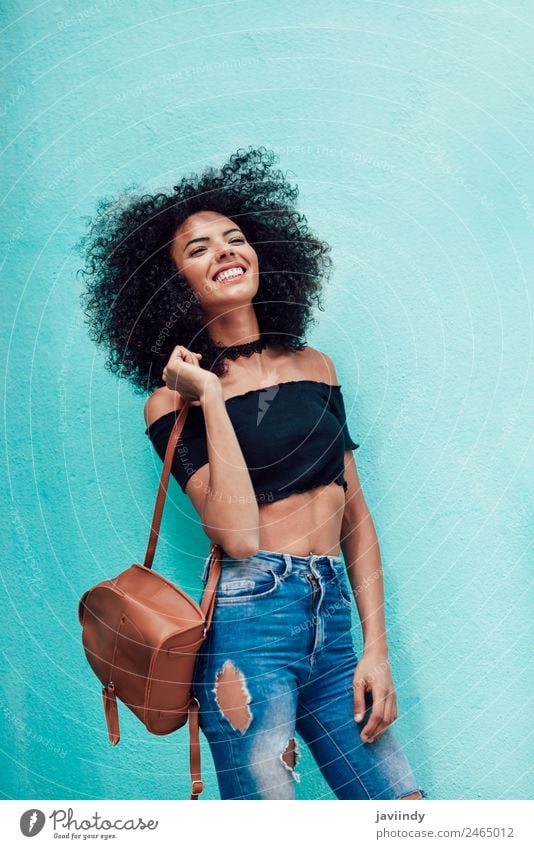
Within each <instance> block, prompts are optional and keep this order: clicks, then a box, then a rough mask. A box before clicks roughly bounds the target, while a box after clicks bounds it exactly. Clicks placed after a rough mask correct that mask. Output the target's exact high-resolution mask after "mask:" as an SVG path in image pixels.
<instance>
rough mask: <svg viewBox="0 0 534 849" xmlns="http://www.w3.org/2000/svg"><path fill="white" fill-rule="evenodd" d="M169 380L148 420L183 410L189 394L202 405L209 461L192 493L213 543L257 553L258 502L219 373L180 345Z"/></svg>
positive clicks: (149, 406) (235, 553)
mask: <svg viewBox="0 0 534 849" xmlns="http://www.w3.org/2000/svg"><path fill="white" fill-rule="evenodd" d="M163 379H164V380H165V381H166V383H167V386H165V387H161V388H160V389H157V390H156V391H155V392H154V394H153V395H152V396H151V397H150V398H149V399H148V401H147V403H146V405H145V421H146V423H147V425H148V426H150V425H151V424H152V423H153V422H154V421H155V420H156V419H157V418H159V417H160V416H162V415H164V414H165V413H167V412H170V411H171V410H176V409H180V408H181V406H182V405H183V401H184V398H187V399H188V400H190V401H192V403H194V404H196V405H199V406H201V407H202V412H203V415H204V422H205V426H206V436H207V451H208V463H206V464H205V465H204V466H201V467H200V468H199V469H197V470H196V471H195V472H194V473H193V475H191V477H190V478H189V480H188V482H187V485H186V493H187V495H188V496H189V497H190V499H191V501H192V502H193V505H194V507H195V509H196V510H197V512H198V514H199V516H200V520H201V523H202V527H203V529H204V531H205V533H206V534H207V536H208V537H209V539H210V540H211V541H212V542H215V543H218V544H219V545H221V546H222V547H223V548H224V550H225V551H226V552H227V553H228V554H229V555H230V556H231V557H236V558H238V559H239V558H242V557H248V556H250V555H251V554H255V552H256V551H257V550H258V546H259V528H258V524H259V511H258V504H257V502H256V498H255V494H254V488H253V486H252V482H251V480H250V474H249V471H248V468H247V465H246V462H245V459H244V457H243V453H242V451H241V446H240V445H239V442H238V440H237V437H236V434H235V430H234V428H233V425H232V422H231V420H230V418H229V416H228V412H227V410H226V405H225V402H224V396H223V390H222V384H221V382H220V380H219V378H218V377H217V376H216V375H214V374H213V373H212V372H208V371H207V370H205V369H201V368H200V366H199V364H198V360H197V359H196V355H193V354H192V353H191V352H190V351H188V350H187V349H186V348H184V347H183V346H177V348H175V350H174V351H173V354H172V355H171V358H170V359H169V362H168V363H167V366H166V367H165V370H164V372H163Z"/></svg>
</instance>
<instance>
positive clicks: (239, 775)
mask: <svg viewBox="0 0 534 849" xmlns="http://www.w3.org/2000/svg"><path fill="white" fill-rule="evenodd" d="M221 566H222V569H221V577H220V580H219V584H218V588H217V594H216V602H215V610H214V614H213V620H212V625H211V628H210V629H209V631H208V634H207V636H206V639H205V641H204V643H203V644H202V646H201V649H200V651H199V653H198V655H197V662H196V667H195V673H194V679H193V688H194V693H195V695H196V697H197V698H198V700H199V702H200V712H199V723H200V728H201V729H202V732H203V734H204V736H205V737H206V739H207V740H208V743H209V746H210V751H211V754H212V757H213V761H214V764H215V769H216V772H217V781H218V785H219V791H220V795H221V798H222V799H294V798H295V781H300V778H301V776H300V775H299V772H298V747H297V740H296V738H295V736H294V735H295V731H296V732H298V734H299V736H300V737H301V738H302V739H303V740H304V741H305V743H306V744H307V746H308V747H309V749H310V751H311V753H312V755H313V757H314V759H315V761H316V762H317V765H318V767H319V769H320V770H321V772H322V774H323V776H324V777H325V779H326V781H327V783H328V785H329V786H330V788H331V789H332V791H333V792H334V793H335V795H336V797H337V798H338V799H398V798H400V797H401V796H407V795H409V794H411V793H415V792H417V791H419V790H420V788H419V787H418V785H417V783H416V780H415V778H414V776H413V774H412V771H411V769H410V766H409V764H408V761H407V759H406V756H405V754H404V752H403V750H402V749H401V747H400V745H399V743H398V742H397V740H396V737H395V735H394V733H393V732H392V730H391V728H388V729H386V731H384V732H383V734H381V735H380V736H379V737H378V738H377V739H376V740H375V741H374V743H363V742H362V741H361V740H360V736H359V735H360V732H361V730H362V728H363V726H364V725H365V724H366V722H367V720H368V718H369V714H370V711H371V702H370V698H369V694H366V710H365V714H364V717H363V720H362V721H361V722H359V723H356V721H355V719H354V709H353V689H352V682H353V675H354V670H355V667H356V664H357V662H358V658H357V656H356V654H355V651H354V647H353V643H352V635H351V624H352V618H351V610H352V608H353V606H355V605H354V597H353V595H352V590H351V587H350V584H349V580H348V576H347V573H346V569H345V565H344V562H343V560H342V558H341V557H335V556H328V555H316V554H311V553H310V554H309V555H308V556H307V557H301V556H297V555H294V554H285V553H282V552H275V551H266V550H264V549H260V550H259V551H258V552H257V553H256V554H254V555H253V556H251V557H247V558H244V559H241V560H237V559H235V558H232V557H230V556H229V555H227V554H226V552H223V557H222V559H221ZM208 569H209V558H208V559H207V560H206V562H205V564H204V573H203V576H202V580H203V582H204V583H205V582H206V580H207V577H208V574H207V573H208ZM420 792H421V793H423V791H420ZM423 795H424V794H423Z"/></svg>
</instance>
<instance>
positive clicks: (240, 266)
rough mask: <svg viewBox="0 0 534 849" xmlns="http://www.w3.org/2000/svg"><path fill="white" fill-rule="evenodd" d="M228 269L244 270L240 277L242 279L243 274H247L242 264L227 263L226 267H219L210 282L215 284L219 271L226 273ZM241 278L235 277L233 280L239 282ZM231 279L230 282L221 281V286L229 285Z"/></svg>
mask: <svg viewBox="0 0 534 849" xmlns="http://www.w3.org/2000/svg"><path fill="white" fill-rule="evenodd" d="M229 268H244V269H245V271H244V272H243V274H242V275H241V277H244V276H245V274H246V273H247V267H246V265H245V263H244V262H229V263H227V264H226V265H221V267H220V268H218V269H217V271H216V272H215V274H214V275H213V277H212V280H213V281H214V282H215V278H216V277H217V275H218V274H220V273H221V271H228V269H229ZM241 277H236V278H234V279H236V280H240V279H241ZM232 279H233V278H230V280H223V281H222V283H221V285H224V284H225V283H230V282H231V280H232Z"/></svg>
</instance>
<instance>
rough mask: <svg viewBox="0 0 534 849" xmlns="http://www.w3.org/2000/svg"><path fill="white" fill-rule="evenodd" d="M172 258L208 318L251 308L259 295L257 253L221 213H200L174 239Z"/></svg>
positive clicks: (190, 218)
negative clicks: (229, 310)
mask: <svg viewBox="0 0 534 849" xmlns="http://www.w3.org/2000/svg"><path fill="white" fill-rule="evenodd" d="M171 256H172V258H173V260H174V263H175V265H176V267H177V268H178V270H179V271H180V272H181V274H183V276H184V277H185V279H186V280H187V282H188V283H189V285H190V286H191V288H192V289H193V290H194V291H195V292H196V293H197V294H198V296H199V298H200V303H201V306H202V308H203V309H204V311H205V312H206V314H210V315H214V314H218V313H220V312H221V309H220V308H222V307H223V308H225V309H226V308H228V307H229V306H237V305H242V304H250V303H251V301H252V298H253V297H254V295H255V294H256V292H257V291H258V286H259V268H258V256H257V254H256V251H255V250H254V248H253V247H252V245H250V244H249V243H248V242H247V239H246V236H245V234H244V233H243V231H242V230H241V228H240V227H239V224H238V223H236V222H235V221H232V219H231V218H227V217H226V216H225V215H221V214H220V213H218V212H210V211H205V212H197V213H195V214H194V215H190V216H189V218H186V219H185V221H184V222H183V223H182V224H181V226H180V227H179V228H178V230H177V231H176V233H175V235H174V240H173V244H172V249H171Z"/></svg>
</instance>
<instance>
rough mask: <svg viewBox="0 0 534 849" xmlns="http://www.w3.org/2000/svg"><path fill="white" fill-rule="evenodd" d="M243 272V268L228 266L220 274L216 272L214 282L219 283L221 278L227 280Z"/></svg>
mask: <svg viewBox="0 0 534 849" xmlns="http://www.w3.org/2000/svg"><path fill="white" fill-rule="evenodd" d="M244 273H245V269H244V268H242V267H241V268H228V269H227V270H226V271H221V273H220V274H217V276H216V278H215V282H216V283H219V282H221V281H222V280H228V279H229V278H230V277H240V276H241V275H242V274H244Z"/></svg>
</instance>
